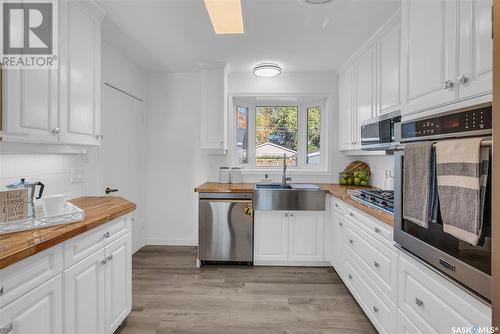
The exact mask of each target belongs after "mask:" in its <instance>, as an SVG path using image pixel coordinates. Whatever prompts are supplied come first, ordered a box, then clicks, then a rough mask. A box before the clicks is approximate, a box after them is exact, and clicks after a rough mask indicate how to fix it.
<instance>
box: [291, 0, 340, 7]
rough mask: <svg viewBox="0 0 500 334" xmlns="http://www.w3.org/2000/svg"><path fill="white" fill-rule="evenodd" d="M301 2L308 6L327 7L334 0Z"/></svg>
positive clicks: (304, 0)
mask: <svg viewBox="0 0 500 334" xmlns="http://www.w3.org/2000/svg"><path fill="white" fill-rule="evenodd" d="M299 1H300V2H302V3H303V4H305V5H308V6H318V5H327V4H330V3H332V2H333V0H299Z"/></svg>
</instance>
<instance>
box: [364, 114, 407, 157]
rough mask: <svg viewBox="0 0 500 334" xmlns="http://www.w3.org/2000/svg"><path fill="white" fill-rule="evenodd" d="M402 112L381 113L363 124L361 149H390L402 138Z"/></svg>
mask: <svg viewBox="0 0 500 334" xmlns="http://www.w3.org/2000/svg"><path fill="white" fill-rule="evenodd" d="M400 123H401V113H400V112H399V111H396V112H392V113H388V114H384V115H381V116H379V117H376V118H372V119H370V120H367V121H365V122H363V123H362V124H361V149H362V150H365V151H376V150H389V149H391V148H393V147H394V146H396V145H397V144H399V141H400V138H401V128H400Z"/></svg>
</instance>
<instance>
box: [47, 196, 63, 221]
mask: <svg viewBox="0 0 500 334" xmlns="http://www.w3.org/2000/svg"><path fill="white" fill-rule="evenodd" d="M64 203H66V195H64V194H54V195H47V196H44V197H43V198H42V206H43V211H44V212H45V216H47V217H49V216H57V215H61V214H63V213H64Z"/></svg>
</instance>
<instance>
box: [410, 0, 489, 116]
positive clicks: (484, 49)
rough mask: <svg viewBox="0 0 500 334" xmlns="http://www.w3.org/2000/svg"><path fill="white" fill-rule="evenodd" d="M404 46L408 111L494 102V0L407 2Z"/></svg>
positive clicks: (443, 109) (415, 111) (448, 108)
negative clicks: (492, 89)
mask: <svg viewBox="0 0 500 334" xmlns="http://www.w3.org/2000/svg"><path fill="white" fill-rule="evenodd" d="M402 44H403V47H402V50H403V51H402V52H403V58H402V61H403V73H404V80H403V92H404V105H403V110H402V111H403V114H404V115H409V114H414V113H418V112H423V111H430V110H435V111H436V112H439V111H445V110H452V109H457V108H461V107H467V106H471V105H474V104H478V103H483V102H488V101H491V96H489V94H490V93H491V87H492V74H491V71H492V39H491V1H488V0H486V1H483V0H477V1H476V0H467V1H447V0H437V1H408V0H406V1H403V3H402ZM488 96H489V97H488ZM480 97H482V98H481V99H479V98H480Z"/></svg>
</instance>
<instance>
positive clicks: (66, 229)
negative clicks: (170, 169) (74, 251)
mask: <svg viewBox="0 0 500 334" xmlns="http://www.w3.org/2000/svg"><path fill="white" fill-rule="evenodd" d="M70 202H71V203H73V204H74V205H76V206H78V207H79V208H81V209H82V210H84V211H85V219H84V220H83V221H81V222H77V223H71V224H65V225H55V226H51V227H45V228H40V229H34V230H29V231H22V232H14V233H9V234H1V235H0V269H2V268H5V267H7V266H9V265H11V264H14V263H16V262H18V261H20V260H22V259H24V258H27V257H29V256H31V255H34V254H36V253H39V252H41V251H43V250H45V249H47V248H50V247H52V246H55V245H57V244H59V243H61V242H63V241H65V240H68V239H70V238H73V237H75V236H77V235H79V234H82V233H84V232H86V231H88V230H91V229H93V228H95V227H97V226H100V225H102V224H105V223H107V222H109V221H111V220H114V219H116V218H118V217H121V216H123V215H125V214H127V213H129V212H132V211H134V210H135V208H136V205H135V204H134V203H132V202H129V201H127V200H126V199H124V198H122V197H80V198H77V199H74V200H71V201H70Z"/></svg>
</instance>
